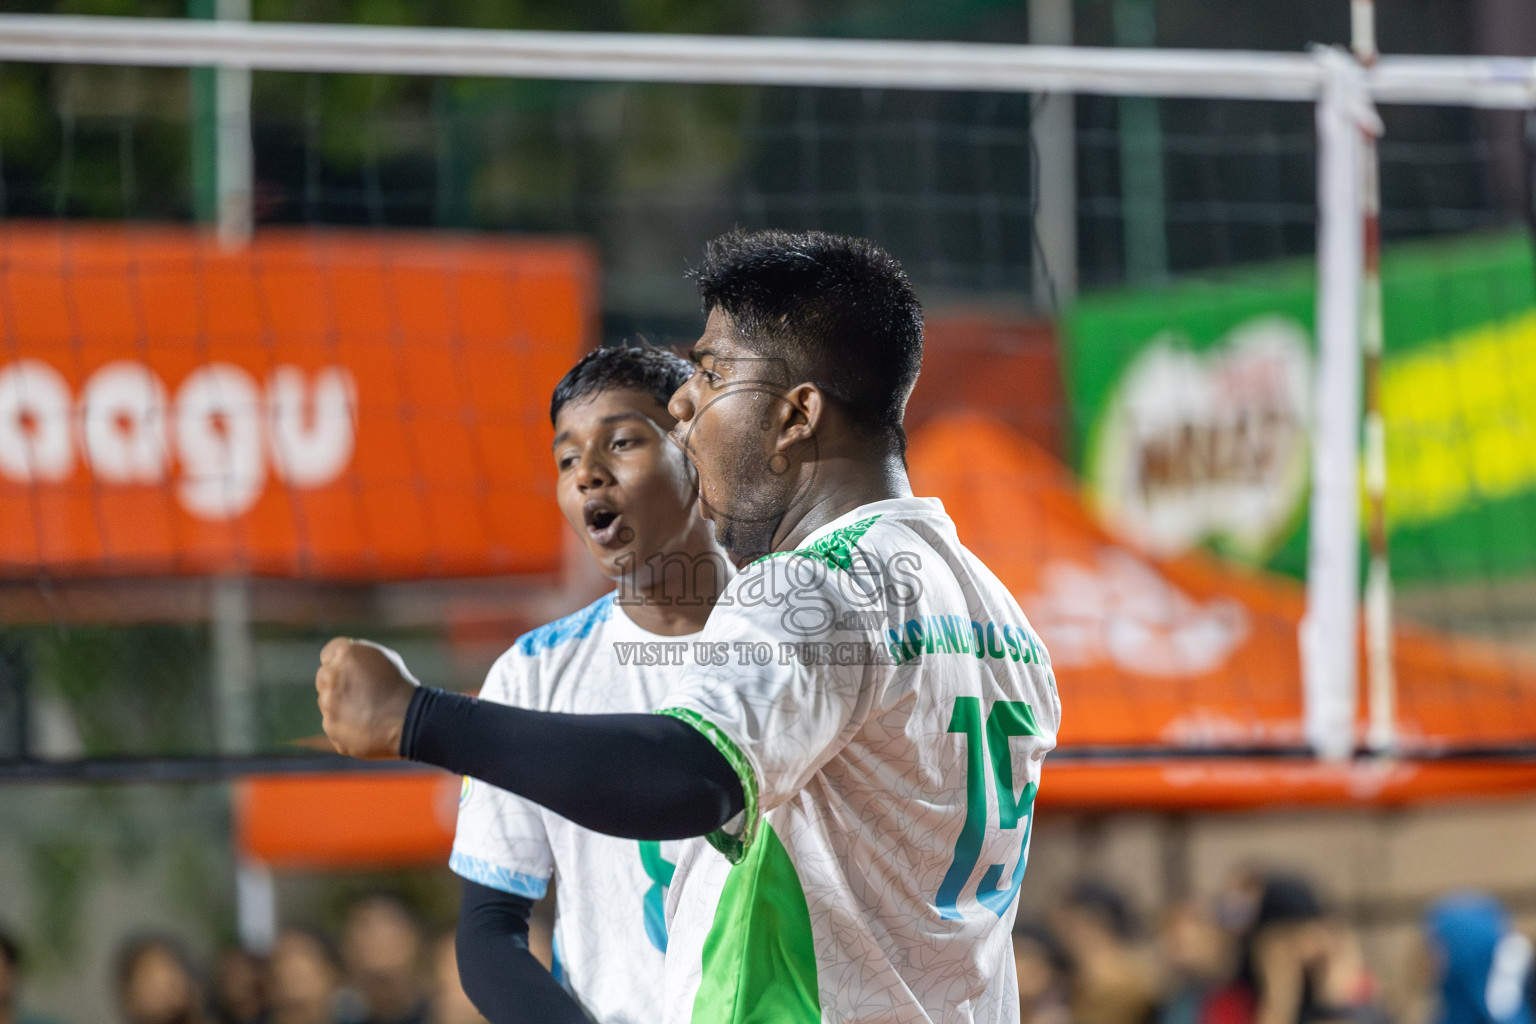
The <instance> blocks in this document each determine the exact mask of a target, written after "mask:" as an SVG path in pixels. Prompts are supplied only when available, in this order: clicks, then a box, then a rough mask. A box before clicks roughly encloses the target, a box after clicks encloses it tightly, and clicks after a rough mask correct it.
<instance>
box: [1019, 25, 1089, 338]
mask: <svg viewBox="0 0 1536 1024" xmlns="http://www.w3.org/2000/svg"><path fill="white" fill-rule="evenodd" d="M1029 41H1030V43H1031V44H1033V45H1037V46H1071V45H1072V0H1029ZM1076 109H1077V108H1076V104H1075V103H1074V102H1073V97H1072V94H1071V93H1070V92H1049V93H1044V94H1042V95H1041V96H1040V97H1039V99H1038V100H1036V102H1035V109H1034V114H1033V116H1032V117H1031V118H1030V122H1029V134H1030V140H1031V143H1032V144H1033V146H1034V149H1035V157H1036V160H1037V165H1036V179H1035V195H1036V196H1037V197H1038V200H1039V209H1037V210H1036V211H1035V223H1034V231H1035V237H1036V238H1037V239H1038V240H1039V248H1038V249H1037V250H1036V251H1034V252H1033V253H1032V254H1031V263H1032V265H1033V268H1034V274H1033V277H1034V304H1035V308H1036V309H1038V310H1044V311H1047V312H1049V313H1053V314H1054V313H1056V312H1059V311H1060V310H1061V309H1063V308H1065V307H1066V306H1067V305H1068V304H1069V303H1071V301H1072V299H1073V298H1074V297H1075V296H1076V294H1077V117H1076Z"/></svg>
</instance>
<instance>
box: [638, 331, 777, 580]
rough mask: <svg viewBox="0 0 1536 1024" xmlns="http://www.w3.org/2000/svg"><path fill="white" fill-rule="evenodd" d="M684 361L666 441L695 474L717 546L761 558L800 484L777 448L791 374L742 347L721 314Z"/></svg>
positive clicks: (672, 402)
mask: <svg viewBox="0 0 1536 1024" xmlns="http://www.w3.org/2000/svg"><path fill="white" fill-rule="evenodd" d="M689 359H690V361H692V363H693V364H694V367H695V369H694V374H693V376H692V377H690V378H688V381H687V383H685V384H684V385H683V386H682V387H681V388H678V390H677V393H676V394H674V395H673V396H672V401H671V402H670V403H669V404H668V406H667V409H668V410H669V411H670V412H671V413H672V415H673V416H674V417H676V418H677V426H676V427H674V428H673V430H672V437H673V439H674V440H676V441H677V443H678V444H679V445H680V446H681V447H682V449H683V450H684V451H685V452H687V454H688V458H689V459H690V460H691V461H692V462H693V464H694V466H695V467H696V468H697V470H698V475H699V504H700V506H701V509H702V511H703V514H704V515H705V516H706V517H707V518H709V519H713V520H714V522H715V537H716V539H717V540H718V541H719V542H720V543H721V545H723V546H724V547H725V548H726V550H728V551H730V552H731V553H732V554H733V555H736V556H738V557H747V558H750V557H755V556H757V555H762V554H765V553H767V552H768V551H770V550H772V542H773V536H774V533H775V532H776V531H777V529H778V526H779V523H780V522H781V521H782V520H783V518H784V514H785V512H786V511H787V510H788V508H789V504H790V502H791V500H792V499H793V497H794V494H795V491H796V488H797V483H798V481H799V476H798V474H797V473H796V472H793V471H792V469H793V468H794V466H793V464H792V462H791V460H790V459H789V458H788V457H786V456H785V455H783V454H782V453H781V452H779V450H778V447H777V443H778V441H779V438H780V431H779V425H780V423H781V422H782V411H783V409H784V407H785V402H784V399H783V397H782V395H783V392H784V390H785V389H786V388H787V387H789V386H790V384H791V383H793V382H792V381H791V380H790V379H789V376H790V375H789V367H788V366H787V364H785V362H784V361H783V360H781V359H772V358H765V357H763V356H761V355H758V354H757V353H755V352H754V351H753V350H752V349H750V348H749V347H747V346H746V345H745V344H744V343H743V342H742V341H741V339H740V337H739V336H738V335H737V333H736V328H735V324H734V323H732V321H731V318H730V316H729V315H727V314H726V313H723V312H721V311H720V310H719V309H716V310H714V311H713V312H711V313H710V314H709V320H708V321H707V322H706V323H705V325H704V334H703V336H702V337H701V338H699V340H698V341H697V342H696V343H695V344H694V346H693V351H691V352H690V353H689Z"/></svg>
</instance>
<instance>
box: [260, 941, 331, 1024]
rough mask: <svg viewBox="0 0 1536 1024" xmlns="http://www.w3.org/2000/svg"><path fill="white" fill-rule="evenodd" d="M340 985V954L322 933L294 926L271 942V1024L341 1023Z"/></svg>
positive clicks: (269, 988) (268, 975) (268, 978)
mask: <svg viewBox="0 0 1536 1024" xmlns="http://www.w3.org/2000/svg"><path fill="white" fill-rule="evenodd" d="M340 986H341V957H340V956H339V955H337V953H336V950H335V947H333V946H332V945H331V944H330V943H329V942H327V941H326V940H325V938H324V937H323V936H320V935H317V934H315V933H314V932H308V931H302V930H300V929H296V928H294V929H289V930H287V931H284V932H283V933H282V934H281V935H279V936H278V937H277V941H276V942H275V943H273V944H272V953H271V955H270V956H269V957H268V958H267V986H266V988H267V999H268V1004H269V1006H270V1007H271V1010H270V1016H269V1018H268V1019H269V1020H270V1021H271V1024H339V1022H338V1021H337V1019H336V994H337V991H338V989H339V988H340Z"/></svg>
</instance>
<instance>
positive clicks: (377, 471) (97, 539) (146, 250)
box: [0, 224, 598, 579]
mask: <svg viewBox="0 0 1536 1024" xmlns="http://www.w3.org/2000/svg"><path fill="white" fill-rule="evenodd" d="M597 276H598V272H597V262H596V259H595V257H594V254H593V252H592V250H591V249H590V248H589V247H588V246H587V245H586V244H584V243H582V242H580V241H573V240H529V239H515V238H514V239H495V240H491V239H483V238H474V237H455V236H451V235H437V234H407V233H385V232H345V231H334V232H333V231H313V230H294V231H264V232H262V233H261V234H259V235H258V236H257V238H256V239H255V241H254V242H253V243H252V244H251V245H249V246H248V247H246V248H244V249H242V250H239V251H237V252H225V251H221V250H220V249H219V248H218V246H217V244H216V243H215V242H214V241H212V240H211V239H209V238H208V237H206V236H205V235H202V234H199V233H196V232H194V231H191V230H187V229H176V228H155V227H140V226H134V227H123V226H114V227H110V228H106V227H67V228H60V227H59V226H57V225H52V224H50V225H46V226H45V225H17V224H7V225H4V226H3V227H0V574H4V575H9V576H31V575H35V574H36V573H37V572H38V571H39V570H42V569H46V570H47V571H49V572H51V573H54V574H63V575H75V576H97V577H100V576H145V575H179V574H205V573H215V572H232V571H239V572H248V573H252V574H256V575H271V576H301V577H305V578H327V579H380V578H409V577H418V576H466V575H485V574H503V573H524V572H542V571H551V570H554V569H555V568H557V566H558V562H559V553H560V542H561V533H560V531H561V529H562V527H561V523H560V519H559V514H558V511H557V510H556V508H555V504H554V501H553V500H552V497H553V476H552V472H551V470H550V466H549V456H548V452H547V450H546V448H545V439H546V438H547V424H548V419H547V411H546V410H547V409H548V404H549V394H550V391H551V389H552V388H553V387H554V384H555V382H556V381H558V380H559V378H560V376H561V375H562V374H563V373H564V372H565V371H566V370H567V369H568V368H569V367H570V365H571V364H572V363H573V362H574V361H575V360H576V358H577V357H578V355H579V354H580V353H581V352H583V351H585V350H587V349H588V348H590V347H591V346H592V345H593V344H595V342H596V310H597Z"/></svg>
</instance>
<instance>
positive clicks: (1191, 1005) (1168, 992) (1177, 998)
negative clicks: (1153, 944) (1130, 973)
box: [1157, 900, 1232, 1024]
mask: <svg viewBox="0 0 1536 1024" xmlns="http://www.w3.org/2000/svg"><path fill="white" fill-rule="evenodd" d="M1157 945H1158V959H1159V961H1160V965H1161V967H1162V970H1163V1003H1162V1009H1161V1010H1160V1011H1159V1013H1158V1024H1199V1021H1200V1011H1201V1008H1202V1007H1204V1005H1205V1002H1206V1000H1207V999H1209V998H1210V995H1211V993H1212V992H1214V991H1215V990H1216V989H1218V988H1219V987H1220V986H1221V985H1222V983H1223V982H1224V981H1226V980H1227V979H1228V978H1230V977H1231V976H1232V951H1231V944H1230V942H1229V939H1228V934H1227V932H1226V931H1224V930H1223V928H1222V927H1221V925H1220V924H1218V923H1217V921H1216V919H1215V918H1214V917H1212V916H1211V915H1210V914H1208V913H1206V911H1205V909H1204V908H1203V907H1201V906H1200V905H1199V904H1197V903H1194V902H1192V901H1188V900H1185V901H1181V902H1178V903H1175V904H1173V905H1172V906H1171V907H1169V908H1168V909H1167V910H1166V911H1164V912H1163V918H1162V923H1161V926H1160V927H1159V928H1158V932H1157Z"/></svg>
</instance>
